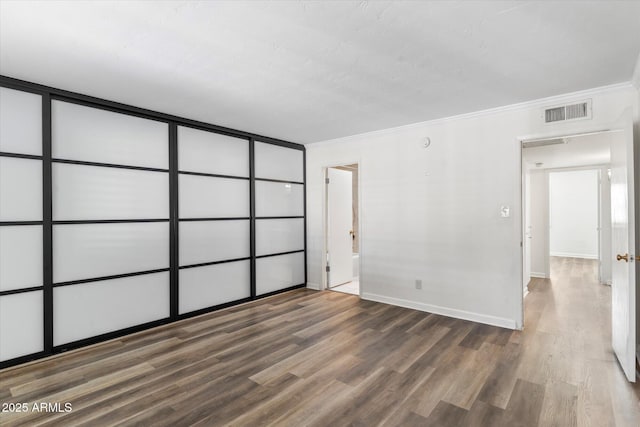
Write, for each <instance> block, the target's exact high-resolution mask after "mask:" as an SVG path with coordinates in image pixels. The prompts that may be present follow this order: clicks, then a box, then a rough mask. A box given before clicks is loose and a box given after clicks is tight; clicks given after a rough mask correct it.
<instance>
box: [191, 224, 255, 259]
mask: <svg viewBox="0 0 640 427" xmlns="http://www.w3.org/2000/svg"><path fill="white" fill-rule="evenodd" d="M179 235H180V237H179V239H180V251H179V252H180V265H181V266H184V265H193V264H200V263H204V262H214V261H224V260H228V259H237V258H245V257H248V256H249V221H248V220H238V221H181V222H180V233H179Z"/></svg>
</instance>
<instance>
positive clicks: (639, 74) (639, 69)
mask: <svg viewBox="0 0 640 427" xmlns="http://www.w3.org/2000/svg"><path fill="white" fill-rule="evenodd" d="M631 83H632V84H633V85H634V86H635V88H636V89H637V90H638V91H640V55H638V58H637V59H636V66H635V68H634V70H633V76H632V77H631Z"/></svg>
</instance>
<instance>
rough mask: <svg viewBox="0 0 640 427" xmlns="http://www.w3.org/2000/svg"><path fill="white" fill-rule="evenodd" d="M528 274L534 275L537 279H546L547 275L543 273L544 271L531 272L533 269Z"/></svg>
mask: <svg viewBox="0 0 640 427" xmlns="http://www.w3.org/2000/svg"><path fill="white" fill-rule="evenodd" d="M529 275H530V276H531V277H535V278H537V279H548V277H547V275H546V274H544V273H536V272H533V271H532V272H531V273H529Z"/></svg>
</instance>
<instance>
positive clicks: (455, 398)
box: [0, 258, 640, 427]
mask: <svg viewBox="0 0 640 427" xmlns="http://www.w3.org/2000/svg"><path fill="white" fill-rule="evenodd" d="M595 268H596V266H595V262H592V261H586V260H577V259H568V258H561V259H554V260H553V263H552V277H553V279H552V280H542V279H534V280H533V281H532V283H531V284H530V293H529V295H528V296H527V298H526V301H525V304H526V320H525V330H524V331H522V332H520V331H510V330H506V329H501V328H497V327H492V326H486V325H481V324H476V323H473V322H467V321H463V320H456V319H451V318H448V317H443V316H437V315H434V314H428V313H423V312H419V311H415V310H409V309H404V308H399V307H394V306H390V305H385V304H379V303H375V302H370V301H364V300H359V299H358V297H356V296H353V295H347V294H342V293H338V292H316V291H310V290H297V291H293V292H290V293H286V294H281V295H278V296H275V297H272V298H268V299H264V300H260V301H256V302H253V303H251V304H247V305H243V306H237V307H233V308H230V309H227V310H224V311H220V312H216V313H211V314H208V315H205V316H202V317H199V318H194V319H189V320H186V321H183V322H180V323H177V324H172V325H168V326H164V327H161V328H157V329H155V330H152V331H146V332H143V333H139V334H137V335H134V336H128V337H125V338H121V339H117V340H114V341H110V342H107V343H103V344H100V345H96V346H93V347H91V348H86V349H82V350H79V351H73V352H69V353H66V354H63V355H60V356H58V357H54V358H51V359H48V360H41V361H38V362H35V363H33V364H30V365H27V366H22V367H15V368H10V369H6V370H4V371H1V372H0V400H1V401H2V402H3V405H4V404H9V403H26V404H27V409H28V411H27V412H13V413H7V412H4V413H1V414H0V424H1V425H2V426H19V425H28V426H34V425H59V426H76V425H87V426H102V425H142V426H190V425H195V426H213V425H234V426H258V425H278V426H280V425H283V426H300V425H310V426H327V425H335V426H342V425H360V426H375V425H386V426H509V427H511V426H536V425H541V426H576V425H578V426H598V427H601V426H613V425H616V426H638V425H640V407H639V403H638V402H639V396H640V389H639V387H638V386H635V387H634V386H632V385H631V384H629V383H627V382H626V380H625V378H624V376H623V374H622V372H621V369H620V368H619V366H618V365H617V362H616V360H615V356H614V355H613V353H612V351H611V347H610V314H609V313H610V308H609V307H610V302H609V301H610V288H609V287H606V286H601V285H599V284H597V282H596V280H595ZM43 402H44V403H60V404H61V408H50V409H61V410H64V404H65V403H70V404H71V407H72V411H70V412H47V411H41V412H36V411H33V410H32V409H33V405H34V403H36V404H39V403H43Z"/></svg>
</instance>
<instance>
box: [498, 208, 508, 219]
mask: <svg viewBox="0 0 640 427" xmlns="http://www.w3.org/2000/svg"><path fill="white" fill-rule="evenodd" d="M500 216H501V217H502V218H509V216H510V212H509V206H500Z"/></svg>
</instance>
